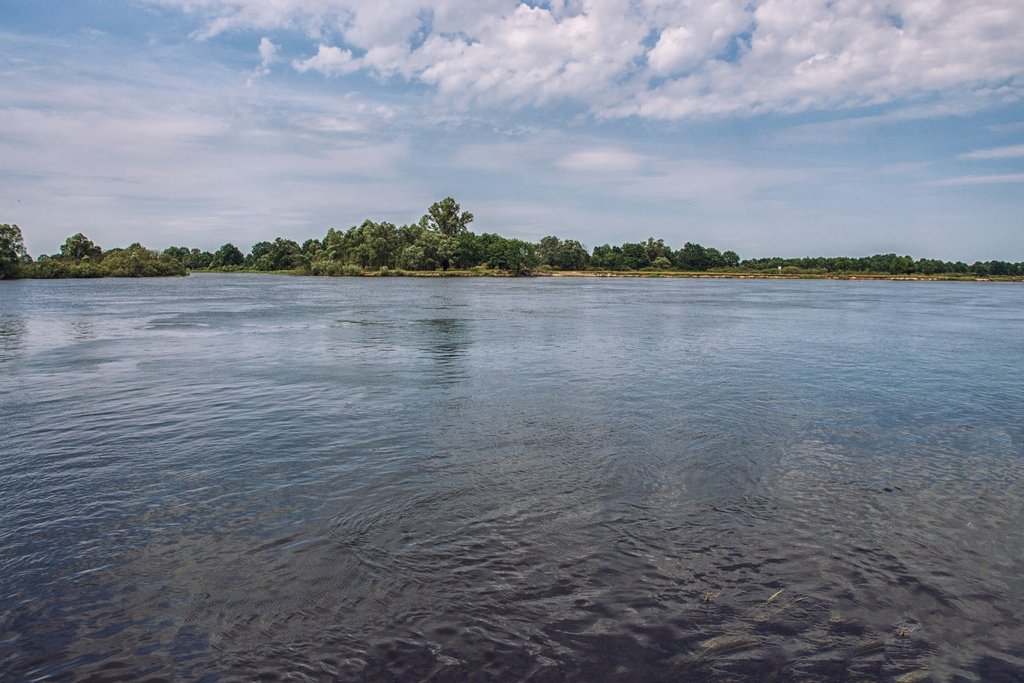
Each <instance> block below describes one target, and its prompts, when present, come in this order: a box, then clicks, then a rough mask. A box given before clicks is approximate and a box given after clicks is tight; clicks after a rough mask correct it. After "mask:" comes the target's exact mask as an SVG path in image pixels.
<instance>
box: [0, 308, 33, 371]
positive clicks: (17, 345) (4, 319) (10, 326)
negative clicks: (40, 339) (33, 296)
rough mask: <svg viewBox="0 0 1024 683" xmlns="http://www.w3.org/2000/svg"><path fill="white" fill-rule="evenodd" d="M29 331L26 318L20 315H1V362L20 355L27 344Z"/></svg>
mask: <svg viewBox="0 0 1024 683" xmlns="http://www.w3.org/2000/svg"><path fill="white" fill-rule="evenodd" d="M27 330H28V326H27V325H26V321H25V316H23V315H21V314H18V313H5V314H2V315H0V362H4V361H8V360H11V359H13V358H15V357H16V356H17V355H18V352H19V350H20V349H21V348H22V347H23V346H24V344H25V336H26V334H27Z"/></svg>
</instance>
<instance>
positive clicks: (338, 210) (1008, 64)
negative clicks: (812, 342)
mask: <svg viewBox="0 0 1024 683" xmlns="http://www.w3.org/2000/svg"><path fill="white" fill-rule="evenodd" d="M1021 26H1024V3H1021V2H1020V0H960V1H957V2H954V1H951V0H950V1H947V0H888V1H885V0H859V1H854V0H831V1H826V0H703V1H701V2H695V1H675V2H665V1H661V0H634V1H633V2H630V3H624V2H620V1H614V2H613V1H604V0H584V1H575V0H570V1H564V2H563V1H560V0H555V1H552V2H531V3H522V2H516V1H514V0H509V1H506V0H478V1H477V2H473V3H466V2H457V1H455V0H380V1H379V2H376V3H368V2H352V1H350V0H122V1H120V2H114V1H113V0H76V2H65V1H59V0H5V2H4V3H3V5H2V7H0V222H10V223H17V224H19V225H20V226H21V227H22V230H23V232H24V234H25V238H26V243H27V246H28V248H29V251H30V252H31V253H32V254H33V255H38V254H40V253H52V252H54V251H56V250H57V248H58V247H59V245H60V243H61V242H63V240H64V239H65V238H66V237H67V236H68V235H70V234H72V233H74V232H79V231H81V232H84V233H85V234H86V235H88V236H89V237H91V238H92V239H93V240H94V241H96V242H97V243H98V244H101V245H102V246H104V247H105V248H110V247H114V246H124V245H126V244H128V243H130V242H133V241H141V242H142V243H143V244H146V245H147V246H150V247H153V248H157V249H162V248H164V247H166V246H169V245H172V244H173V245H187V246H196V247H200V248H204V249H215V248H216V247H217V246H219V245H220V244H223V243H224V242H226V241H232V242H234V243H235V244H237V245H238V246H240V247H242V248H243V249H248V247H249V246H251V244H252V243H253V242H255V241H258V240H263V239H272V238H274V237H277V236H283V237H288V238H292V239H296V240H299V241H301V240H302V239H305V238H307V237H321V236H323V234H324V233H325V232H326V231H327V229H328V228H330V227H337V228H346V227H349V226H351V225H354V224H358V223H360V222H361V221H362V220H363V219H365V218H372V219H375V220H387V221H391V222H393V223H397V224H402V223H407V222H412V221H415V220H417V219H418V218H419V217H420V215H422V214H423V212H424V210H425V209H426V207H427V206H428V205H429V204H430V203H431V202H432V201H435V200H437V199H440V198H442V197H445V196H449V195H450V196H453V197H455V198H456V199H457V200H458V201H459V202H460V203H461V204H462V206H463V208H465V209H468V210H470V211H472V212H473V213H474V214H475V215H476V222H475V223H474V224H473V226H472V227H473V228H474V230H476V231H477V232H483V231H494V232H499V233H501V234H504V235H507V236H516V237H521V238H525V239H530V240H536V239H539V238H540V237H542V236H544V235H547V234H556V235H559V236H561V237H564V238H574V239H578V240H580V241H582V242H583V243H584V244H585V245H587V246H588V247H590V248H592V247H593V246H595V245H598V244H603V243H605V242H611V243H621V242H624V241H636V240H642V239H646V238H647V237H649V236H654V237H660V238H663V239H665V240H666V241H667V242H668V243H670V244H672V245H673V246H676V247H678V246H681V245H682V244H683V243H684V242H686V241H695V242H700V243H701V244H704V245H706V246H715V247H718V248H719V249H722V250H725V249H732V250H734V251H737V252H738V253H739V254H740V255H741V256H742V257H744V258H749V257H760V256H769V255H782V256H802V255H835V254H847V255H866V254H871V253H878V252H898V253H910V254H912V255H913V256H915V257H933V258H943V259H963V260H966V261H973V260H979V259H980V260H988V259H1005V260H1012V261H1021V260H1024V101H1022V95H1024V42H1022V41H1021V39H1020V27H1021Z"/></svg>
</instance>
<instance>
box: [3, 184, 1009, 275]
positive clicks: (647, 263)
mask: <svg viewBox="0 0 1024 683" xmlns="http://www.w3.org/2000/svg"><path fill="white" fill-rule="evenodd" d="M472 222H473V214H471V213H469V212H468V211H463V210H462V208H461V207H460V206H459V204H458V203H457V202H456V201H455V200H454V199H452V198H451V197H447V198H445V199H443V200H441V201H439V202H435V203H434V204H432V205H431V206H430V208H429V209H428V210H427V213H426V214H424V216H423V218H421V219H420V220H419V222H417V223H413V224H411V225H403V226H396V225H394V224H392V223H387V222H375V221H372V220H366V221H363V223H362V224H361V225H358V226H353V227H351V228H348V229H347V230H339V229H335V228H331V229H329V230H328V231H327V234H326V235H324V237H323V238H322V239H315V238H311V239H307V240H306V241H305V242H302V243H301V244H299V243H298V242H295V241H293V240H289V239H284V238H282V237H278V238H277V239H275V240H274V241H273V242H267V241H264V242H257V243H256V244H254V245H253V246H252V249H251V250H250V252H249V253H248V254H244V253H242V251H241V250H240V249H239V248H238V247H236V246H234V245H233V244H231V243H227V244H224V245H222V246H221V247H220V248H219V249H217V250H216V251H214V252H210V251H203V250H200V249H196V248H189V247H187V246H180V247H168V248H167V249H164V250H163V251H162V252H156V251H154V250H152V249H147V248H146V247H144V246H142V245H140V244H139V243H137V242H136V243H134V244H131V245H129V246H127V247H123V248H116V249H110V250H104V249H102V248H101V247H100V246H99V245H97V244H95V243H93V242H92V240H90V239H89V238H88V237H86V236H85V235H83V234H82V233H77V234H75V235H72V236H71V237H68V239H67V240H66V241H65V242H64V244H62V245H61V247H60V251H59V252H58V253H55V254H52V255H43V256H40V257H38V258H37V259H33V258H32V257H31V256H30V255H29V254H28V252H27V251H26V249H25V243H24V240H23V237H22V234H21V230H20V228H19V227H18V226H17V225H9V224H0V279H14V278H90V277H159V276H176V275H188V274H189V273H190V272H261V273H288V274H294V275H329V276H339V275H354V276H402V275H411V276H420V277H423V276H427V277H431V276H432V277H459V276H463V277H471V276H488V275H489V276H503V275H550V276H565V275H577V276H605V277H723V278H745V277H783V278H834V279H910V280H1013V281H1024V262H1020V263H1012V262H1008V261H976V262H974V263H972V264H967V263H964V262H962V261H955V262H954V261H942V260H938V259H925V258H921V259H916V260H915V259H914V258H912V257H910V256H898V255H896V254H876V255H874V256H864V257H849V256H833V257H825V256H817V257H805V258H781V257H773V258H759V259H740V256H739V255H738V254H737V253H736V252H734V251H724V252H723V251H719V250H718V249H715V248H713V247H704V246H701V245H700V244H695V243H692V242H687V243H685V244H684V245H683V246H682V247H680V248H679V249H673V248H672V247H671V246H669V245H667V244H665V241H664V240H661V239H655V238H653V237H651V238H649V239H647V240H646V241H644V242H626V243H624V244H621V245H610V244H602V245H600V246H596V247H594V248H593V249H592V250H588V249H587V248H586V247H584V246H583V245H582V244H581V243H580V242H578V241H576V240H573V239H562V238H559V237H555V236H553V235H552V236H548V237H544V238H543V239H541V240H540V241H539V242H536V243H533V242H526V241H524V240H520V239H515V238H508V237H503V236H501V235H497V234H495V233H481V234H476V233H474V232H472V231H470V230H469V227H468V226H469V224H470V223H472Z"/></svg>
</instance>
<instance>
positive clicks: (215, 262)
mask: <svg viewBox="0 0 1024 683" xmlns="http://www.w3.org/2000/svg"><path fill="white" fill-rule="evenodd" d="M244 261H245V256H243V255H242V250H241V249H239V248H238V247H236V246H235V245H233V244H231V242H228V243H227V244H224V245H221V247H220V249H218V250H217V251H216V252H215V253H214V254H213V259H212V260H211V261H210V267H211V268H223V267H225V266H229V267H232V266H240V265H242V263H243V262H244Z"/></svg>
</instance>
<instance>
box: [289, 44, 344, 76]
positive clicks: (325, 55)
mask: <svg viewBox="0 0 1024 683" xmlns="http://www.w3.org/2000/svg"><path fill="white" fill-rule="evenodd" d="M292 67H293V68H294V69H295V70H296V71H298V72H299V73H306V72H307V71H319V72H320V73H322V74H323V75H325V76H340V75H343V74H348V73H352V72H353V71H358V70H359V62H358V60H355V59H353V58H352V52H351V50H342V49H341V48H340V47H334V46H328V45H321V46H320V49H319V50H317V53H316V55H314V56H313V57H310V58H309V59H303V60H299V59H296V60H294V61H293V62H292Z"/></svg>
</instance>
